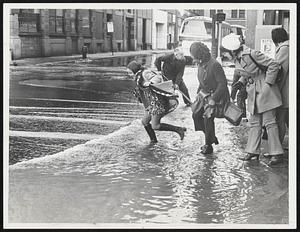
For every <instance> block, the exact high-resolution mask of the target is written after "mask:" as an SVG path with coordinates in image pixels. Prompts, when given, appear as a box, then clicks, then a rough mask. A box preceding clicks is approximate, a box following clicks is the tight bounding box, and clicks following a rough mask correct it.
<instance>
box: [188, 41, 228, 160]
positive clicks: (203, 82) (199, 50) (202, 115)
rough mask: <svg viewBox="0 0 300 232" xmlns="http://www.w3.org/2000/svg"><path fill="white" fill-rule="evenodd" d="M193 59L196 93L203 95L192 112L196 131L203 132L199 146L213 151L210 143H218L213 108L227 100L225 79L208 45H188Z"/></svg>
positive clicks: (197, 43)
mask: <svg viewBox="0 0 300 232" xmlns="http://www.w3.org/2000/svg"><path fill="white" fill-rule="evenodd" d="M190 52H191V55H192V58H193V59H194V61H195V62H196V63H197V64H198V81H199V87H198V90H197V93H198V94H200V95H202V96H205V98H204V104H203V107H201V109H200V110H198V111H196V112H193V115H192V116H193V120H194V125H195V130H196V131H199V130H200V131H203V132H204V134H205V145H204V146H202V147H201V153H202V154H210V153H212V152H213V147H212V144H213V143H214V144H218V143H219V142H218V139H217V137H216V135H215V124H214V118H215V113H214V111H215V109H216V104H219V103H220V102H223V104H225V103H226V101H229V98H230V96H229V91H228V87H227V79H226V76H225V73H224V70H223V68H222V66H221V64H220V63H219V62H218V61H216V60H215V59H214V58H212V57H211V54H210V51H209V49H208V47H207V46H206V45H205V44H203V43H201V42H194V43H193V44H192V45H191V47H190Z"/></svg>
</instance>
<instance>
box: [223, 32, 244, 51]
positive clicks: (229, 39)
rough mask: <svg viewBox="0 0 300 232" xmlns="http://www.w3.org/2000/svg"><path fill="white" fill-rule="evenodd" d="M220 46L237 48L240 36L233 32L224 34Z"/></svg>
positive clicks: (231, 48)
mask: <svg viewBox="0 0 300 232" xmlns="http://www.w3.org/2000/svg"><path fill="white" fill-rule="evenodd" d="M222 46H223V47H224V48H225V49H227V50H230V51H234V50H237V49H239V48H240V47H241V41H240V36H239V35H236V34H234V33H231V34H229V35H226V36H224V38H223V39H222Z"/></svg>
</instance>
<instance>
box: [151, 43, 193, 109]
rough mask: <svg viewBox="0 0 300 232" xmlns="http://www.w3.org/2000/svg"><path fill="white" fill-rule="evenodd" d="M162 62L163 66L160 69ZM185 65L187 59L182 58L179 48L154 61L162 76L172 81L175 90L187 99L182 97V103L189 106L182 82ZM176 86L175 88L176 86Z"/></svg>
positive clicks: (186, 91)
mask: <svg viewBox="0 0 300 232" xmlns="http://www.w3.org/2000/svg"><path fill="white" fill-rule="evenodd" d="M162 62H163V66H162V67H161V65H162ZM186 64H187V58H186V57H184V55H183V51H182V48H181V47H177V48H175V49H174V53H171V54H166V55H164V56H161V57H158V58H156V60H155V66H156V68H157V70H158V71H161V70H162V73H163V75H164V76H165V77H166V78H167V79H168V80H172V82H173V84H174V85H175V87H176V88H178V89H179V90H180V91H181V92H182V93H183V94H184V95H185V96H186V97H187V98H188V99H186V98H185V97H184V96H182V98H183V101H184V103H185V104H186V105H187V106H190V95H189V92H188V89H187V87H186V85H185V83H184V82H183V78H182V77H183V74H184V68H185V65H186ZM176 85H177V86H176Z"/></svg>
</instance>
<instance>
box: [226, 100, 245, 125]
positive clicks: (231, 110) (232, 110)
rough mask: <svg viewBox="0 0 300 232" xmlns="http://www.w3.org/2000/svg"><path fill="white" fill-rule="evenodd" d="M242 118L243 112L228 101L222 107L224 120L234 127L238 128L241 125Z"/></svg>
mask: <svg viewBox="0 0 300 232" xmlns="http://www.w3.org/2000/svg"><path fill="white" fill-rule="evenodd" d="M242 117H243V110H242V109H241V108H239V107H238V106H237V105H236V104H234V103H233V102H231V101H228V102H227V103H226V104H225V106H224V118H226V119H227V121H229V122H230V123H231V124H233V125H234V126H238V125H239V124H240V123H241V120H242Z"/></svg>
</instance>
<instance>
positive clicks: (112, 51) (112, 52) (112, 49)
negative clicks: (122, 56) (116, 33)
mask: <svg viewBox="0 0 300 232" xmlns="http://www.w3.org/2000/svg"><path fill="white" fill-rule="evenodd" d="M110 46H111V55H112V56H113V55H114V48H113V33H111V34H110Z"/></svg>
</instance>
